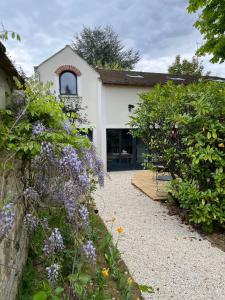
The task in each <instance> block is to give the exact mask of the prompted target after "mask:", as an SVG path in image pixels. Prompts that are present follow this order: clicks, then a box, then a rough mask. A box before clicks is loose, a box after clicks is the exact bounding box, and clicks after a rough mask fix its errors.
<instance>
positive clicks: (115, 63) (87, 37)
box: [71, 26, 140, 70]
mask: <svg viewBox="0 0 225 300" xmlns="http://www.w3.org/2000/svg"><path fill="white" fill-rule="evenodd" d="M71 46H72V48H73V49H74V50H75V51H76V52H77V53H78V54H79V55H80V56H81V57H82V58H84V59H85V60H86V61H87V62H88V63H89V64H90V65H92V66H93V67H96V66H98V67H103V68H110V69H127V70H131V69H133V68H134V65H135V64H136V63H137V62H138V61H139V60H140V55H139V52H138V51H135V50H133V49H128V50H126V49H125V47H124V45H123V44H122V42H121V41H120V39H119V36H118V35H117V34H116V33H115V32H114V31H113V29H112V28H111V27H110V26H106V27H103V28H102V27H95V28H94V29H91V28H89V27H84V28H83V30H82V31H81V33H80V34H77V35H75V37H74V40H73V41H72V44H71Z"/></svg>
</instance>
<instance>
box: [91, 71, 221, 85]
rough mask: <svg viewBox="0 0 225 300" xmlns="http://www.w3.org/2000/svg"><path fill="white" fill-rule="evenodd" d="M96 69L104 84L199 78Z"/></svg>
mask: <svg viewBox="0 0 225 300" xmlns="http://www.w3.org/2000/svg"><path fill="white" fill-rule="evenodd" d="M96 71H97V72H98V73H99V74H100V78H101V80H102V83H103V84H110V85H127V86H140V87H152V86H154V85H156V84H158V83H162V84H165V83H166V82H167V81H169V80H172V81H173V82H175V83H177V84H179V83H184V84H190V83H193V82H195V81H196V80H197V77H194V76H189V75H172V74H165V73H148V72H136V71H118V70H105V69H98V68H96ZM203 78H204V79H205V80H207V81H218V82H225V78H222V77H215V76H205V77H203Z"/></svg>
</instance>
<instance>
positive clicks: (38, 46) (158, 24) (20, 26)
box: [0, 0, 225, 77]
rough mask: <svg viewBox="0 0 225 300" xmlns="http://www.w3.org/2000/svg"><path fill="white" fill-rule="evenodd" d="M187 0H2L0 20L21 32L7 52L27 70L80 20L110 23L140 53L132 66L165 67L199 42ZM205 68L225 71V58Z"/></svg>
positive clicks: (62, 42)
mask: <svg viewBox="0 0 225 300" xmlns="http://www.w3.org/2000/svg"><path fill="white" fill-rule="evenodd" d="M187 4H188V0H0V22H1V23H2V24H3V25H4V27H5V28H7V29H8V30H13V31H16V32H18V33H19V34H20V36H21V38H22V41H21V42H17V41H11V40H10V41H7V42H5V46H6V47H7V50H8V54H9V55H10V57H11V58H12V59H13V60H15V62H16V65H17V66H19V65H20V66H21V67H22V68H23V69H24V71H25V72H26V73H27V74H28V75H31V74H32V73H33V66H36V65H39V64H40V63H41V62H42V61H43V60H45V59H46V58H48V57H49V56H50V55H52V54H54V53H55V52H56V51H58V50H60V49H61V48H63V47H64V46H65V45H66V44H70V43H71V41H72V39H73V36H74V34H76V33H79V32H80V31H81V30H82V28H83V27H84V26H89V27H92V28H93V27H94V26H106V25H111V26H112V27H113V29H114V30H115V32H116V33H117V34H118V35H119V37H120V39H121V41H122V42H123V44H124V46H125V47H126V48H134V49H135V50H138V51H139V52H140V55H141V60H140V61H139V62H138V64H137V65H136V66H135V70H139V71H149V72H158V73H160V72H164V73H165V72H167V69H168V66H169V65H170V64H171V63H172V62H173V61H174V59H175V56H176V55H177V54H180V55H181V56H182V57H183V58H188V59H190V58H191V57H192V56H193V55H194V54H195V51H196V49H197V47H199V46H200V45H201V44H202V37H201V35H200V33H199V32H198V31H197V30H196V29H195V28H194V27H193V23H194V21H195V20H196V18H197V15H195V14H191V15H190V14H188V13H187V10H186V8H187ZM203 64H204V66H205V70H206V71H211V72H212V74H213V75H217V76H224V77H225V68H224V64H221V65H220V64H211V63H210V62H209V57H205V58H203Z"/></svg>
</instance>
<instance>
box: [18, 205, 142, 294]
mask: <svg viewBox="0 0 225 300" xmlns="http://www.w3.org/2000/svg"><path fill="white" fill-rule="evenodd" d="M89 210H90V220H91V221H90V222H91V226H90V232H89V233H88V234H89V237H91V239H92V240H93V242H94V244H95V246H96V250H97V261H96V265H95V266H93V265H92V264H90V263H84V262H83V259H82V257H81V254H80V252H79V251H78V249H75V247H74V236H73V231H72V228H71V225H70V224H68V223H67V221H66V214H65V211H64V209H61V208H56V209H54V211H52V209H51V210H48V211H46V210H45V211H44V212H41V214H42V216H45V217H47V218H48V220H49V224H50V227H51V228H53V227H58V228H59V230H60V232H61V234H62V236H63V239H64V244H65V245H66V248H65V249H66V250H65V251H64V253H63V257H60V258H58V259H59V260H60V262H61V264H62V279H61V282H60V287H62V288H63V289H64V293H63V295H64V296H61V297H60V298H57V297H56V298H54V297H48V298H47V299H56V300H57V299H65V300H66V299H81V300H84V298H80V297H78V296H70V298H69V297H68V295H69V294H71V288H70V284H69V280H68V276H69V274H70V273H71V269H72V265H73V260H74V255H76V256H77V260H76V261H77V263H76V268H75V273H76V270H78V269H79V270H81V271H82V274H86V278H90V280H89V279H87V282H86V284H85V289H86V290H87V294H88V293H89V295H92V294H96V295H97V296H96V298H94V296H93V298H90V296H89V297H88V296H87V297H88V298H87V299H88V300H91V299H96V300H106V299H107V300H109V299H116V300H120V299H121V300H126V299H131V300H137V299H142V297H141V293H140V289H139V286H138V285H137V284H136V283H135V282H134V281H133V283H132V284H131V285H128V283H127V282H128V278H131V275H130V274H129V271H128V269H127V267H126V265H125V264H124V262H123V260H122V259H121V257H120V253H119V251H118V250H117V249H116V247H115V246H114V245H113V243H112V237H111V235H110V234H109V232H108V231H107V228H106V227H105V225H104V223H103V222H102V220H101V218H100V217H99V215H98V213H97V211H96V210H95V209H94V207H93V206H90V208H89ZM45 238H46V237H45V236H43V231H42V230H41V229H39V230H37V232H36V233H35V234H34V235H33V237H32V240H31V244H30V249H29V254H28V260H27V264H26V266H25V268H24V270H23V274H22V279H21V283H20V287H19V291H18V295H17V300H33V299H34V295H35V294H36V293H37V292H39V291H42V290H43V286H45V285H46V284H47V274H46V270H45V268H46V266H47V265H46V261H45V259H44V257H43V253H42V248H43V240H44V239H45ZM79 264H80V265H79ZM103 268H107V269H109V276H107V278H103V277H102V275H101V270H102V269H103ZM87 276H88V277H87ZM100 285H102V288H103V290H104V292H99V293H96V291H99V290H100ZM77 288H78V287H77ZM103 294H104V296H103ZM91 297H92V296H91ZM40 299H41V298H40ZM85 299H86V298H85Z"/></svg>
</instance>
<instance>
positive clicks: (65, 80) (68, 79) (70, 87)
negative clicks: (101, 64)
mask: <svg viewBox="0 0 225 300" xmlns="http://www.w3.org/2000/svg"><path fill="white" fill-rule="evenodd" d="M59 87H60V94H61V95H77V75H75V74H74V73H72V72H69V71H65V72H63V73H61V74H60V77H59Z"/></svg>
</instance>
